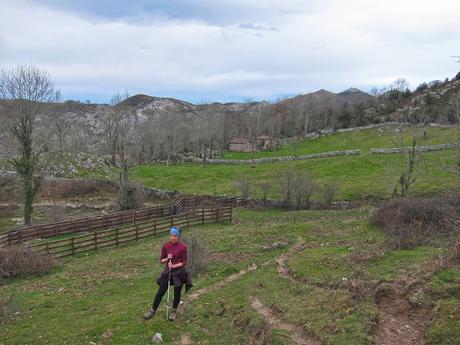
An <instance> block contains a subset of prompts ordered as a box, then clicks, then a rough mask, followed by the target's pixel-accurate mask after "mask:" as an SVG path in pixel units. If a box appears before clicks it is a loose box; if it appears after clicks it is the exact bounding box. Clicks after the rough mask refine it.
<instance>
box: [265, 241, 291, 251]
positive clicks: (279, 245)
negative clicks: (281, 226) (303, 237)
mask: <svg viewBox="0 0 460 345" xmlns="http://www.w3.org/2000/svg"><path fill="white" fill-rule="evenodd" d="M286 246H287V243H285V242H274V243H272V244H271V245H269V246H264V247H263V250H275V249H278V248H283V247H286Z"/></svg>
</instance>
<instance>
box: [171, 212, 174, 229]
mask: <svg viewBox="0 0 460 345" xmlns="http://www.w3.org/2000/svg"><path fill="white" fill-rule="evenodd" d="M173 225H174V215H173V214H171V228H172V227H173Z"/></svg>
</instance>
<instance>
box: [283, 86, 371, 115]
mask: <svg viewBox="0 0 460 345" xmlns="http://www.w3.org/2000/svg"><path fill="white" fill-rule="evenodd" d="M373 99H374V97H373V96H371V95H369V94H367V93H365V92H362V91H360V90H358V89H355V88H350V89H348V90H345V91H343V92H341V93H338V94H336V93H333V92H330V91H327V90H324V89H321V90H318V91H315V92H312V93H308V94H305V95H299V96H296V97H293V98H288V99H286V100H284V101H282V102H280V103H282V104H286V105H289V106H291V107H295V108H309V109H312V110H314V109H325V108H329V109H337V108H339V107H340V106H341V105H343V104H345V103H347V104H348V105H353V104H358V103H362V104H364V105H368V104H369V103H370V102H371V101H372V100H373Z"/></svg>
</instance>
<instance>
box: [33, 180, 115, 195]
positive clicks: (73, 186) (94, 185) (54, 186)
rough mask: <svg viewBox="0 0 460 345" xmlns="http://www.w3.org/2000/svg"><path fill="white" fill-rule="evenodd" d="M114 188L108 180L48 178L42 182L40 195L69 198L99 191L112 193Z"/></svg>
mask: <svg viewBox="0 0 460 345" xmlns="http://www.w3.org/2000/svg"><path fill="white" fill-rule="evenodd" d="M115 190H116V186H115V184H114V183H112V182H110V181H97V180H50V181H45V182H44V185H43V187H42V189H41V192H40V195H41V196H42V197H52V198H57V197H61V198H71V197H76V196H80V195H88V194H94V193H101V192H111V193H113V192H114V191H115Z"/></svg>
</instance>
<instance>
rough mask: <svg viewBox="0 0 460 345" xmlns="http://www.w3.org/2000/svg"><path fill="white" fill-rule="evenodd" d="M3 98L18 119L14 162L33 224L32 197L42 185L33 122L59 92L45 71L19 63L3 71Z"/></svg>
mask: <svg viewBox="0 0 460 345" xmlns="http://www.w3.org/2000/svg"><path fill="white" fill-rule="evenodd" d="M0 97H1V98H2V99H5V100H7V103H8V107H9V111H10V112H12V113H14V115H15V117H16V120H17V121H16V122H15V123H14V124H13V126H12V127H11V133H12V135H13V137H14V138H15V139H16V141H17V142H18V144H19V150H18V151H19V155H18V156H17V157H15V158H13V159H12V160H11V162H12V164H13V166H14V168H15V170H16V173H17V174H18V176H19V177H20V181H21V187H22V193H23V203H24V210H23V215H24V224H25V225H30V223H31V218H32V212H33V200H34V198H35V195H36V194H37V192H38V190H39V188H40V184H41V176H40V175H41V174H40V171H39V170H40V168H39V162H40V153H41V152H40V149H39V148H37V147H36V145H35V142H36V138H34V122H35V119H36V117H37V115H38V114H39V113H40V112H42V111H43V110H44V109H45V107H46V105H47V104H49V103H52V102H56V101H57V100H59V98H60V95H59V91H57V90H56V89H55V86H54V84H53V82H52V81H51V78H50V76H49V74H48V73H47V72H46V71H44V70H41V69H39V68H37V67H36V66H34V65H18V66H17V67H16V68H13V69H9V70H2V71H1V73H0Z"/></svg>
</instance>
